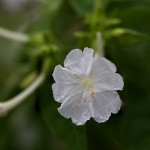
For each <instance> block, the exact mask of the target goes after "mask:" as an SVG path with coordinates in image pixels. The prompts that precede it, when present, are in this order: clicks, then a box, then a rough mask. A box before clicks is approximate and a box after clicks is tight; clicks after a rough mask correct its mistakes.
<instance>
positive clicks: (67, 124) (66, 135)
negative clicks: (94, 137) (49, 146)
mask: <svg viewBox="0 0 150 150" xmlns="http://www.w3.org/2000/svg"><path fill="white" fill-rule="evenodd" d="M50 89H51V85H50V83H49V82H48V81H47V82H46V83H45V85H44V86H43V88H42V92H41V102H40V106H41V113H42V117H43V120H44V122H45V124H46V126H47V128H48V129H49V131H50V134H51V135H52V137H54V139H55V143H59V144H55V146H56V149H57V150H62V149H63V150H87V143H86V133H85V126H76V125H74V124H73V123H72V121H71V120H70V119H69V120H68V119H66V118H64V117H62V116H61V115H60V114H59V113H58V111H57V108H58V107H59V105H60V104H58V103H57V102H55V101H54V99H53V98H52V94H51V93H52V91H51V90H50Z"/></svg>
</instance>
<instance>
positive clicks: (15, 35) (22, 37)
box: [0, 27, 29, 42]
mask: <svg viewBox="0 0 150 150" xmlns="http://www.w3.org/2000/svg"><path fill="white" fill-rule="evenodd" d="M0 36H2V37H4V38H7V39H10V40H15V41H20V42H27V41H28V40H29V37H28V36H27V35H26V34H24V33H19V32H14V31H10V30H8V29H5V28H2V27H0Z"/></svg>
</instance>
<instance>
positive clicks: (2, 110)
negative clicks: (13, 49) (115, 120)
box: [0, 74, 45, 116]
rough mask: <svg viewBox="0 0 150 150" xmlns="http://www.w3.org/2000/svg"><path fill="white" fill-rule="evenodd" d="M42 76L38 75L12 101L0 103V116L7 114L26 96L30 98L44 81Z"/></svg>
mask: <svg viewBox="0 0 150 150" xmlns="http://www.w3.org/2000/svg"><path fill="white" fill-rule="evenodd" d="M44 79H45V76H44V74H40V75H39V76H38V77H37V79H36V80H35V81H34V82H33V83H32V84H31V85H30V86H29V87H27V88H26V89H25V90H24V91H22V92H21V93H20V94H18V95H17V96H15V97H13V98H12V99H10V100H8V101H6V102H1V103H0V116H3V115H5V114H7V113H8V112H9V111H10V110H12V109H13V108H15V107H16V106H18V105H19V104H20V103H21V102H23V101H24V100H25V99H26V98H27V97H28V96H30V95H31V94H32V93H33V92H34V91H35V90H36V89H37V88H38V87H39V86H40V85H41V84H42V83H43V81H44Z"/></svg>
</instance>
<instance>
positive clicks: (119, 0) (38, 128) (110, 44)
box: [0, 0, 150, 150]
mask: <svg viewBox="0 0 150 150" xmlns="http://www.w3.org/2000/svg"><path fill="white" fill-rule="evenodd" d="M3 11H4V10H1V14H0V15H1V16H2V17H4V14H2V12H3ZM26 11H28V10H26ZM25 13H26V12H25ZM36 13H37V14H38V17H37V19H35V20H34V21H31V23H30V22H29V25H27V27H26V31H27V33H28V35H29V36H30V41H29V42H28V43H27V44H24V45H20V44H16V43H12V42H11V41H7V40H4V39H2V38H1V39H0V44H1V50H0V70H1V74H0V83H1V87H0V92H1V95H0V98H1V100H3V99H9V98H10V97H13V96H14V95H16V94H17V93H19V92H20V91H22V90H23V88H25V87H26V86H27V85H28V84H29V83H30V82H31V81H32V80H33V79H35V78H36V76H37V75H38V74H39V73H40V71H41V68H42V65H43V62H44V60H45V59H47V58H48V59H50V61H51V65H50V66H49V70H48V75H47V79H46V80H45V82H44V83H43V85H42V86H41V87H40V88H39V89H38V90H37V91H36V92H35V93H34V94H33V95H32V96H30V97H29V98H28V100H26V101H25V102H23V103H22V104H21V105H20V106H19V107H17V108H16V109H14V110H13V111H12V112H11V113H9V114H8V115H7V116H6V117H2V118H0V149H1V150H7V149H12V150H13V149H14V150H42V149H44V150H86V149H89V150H149V149H150V40H149V39H150V38H149V36H150V28H149V27H150V1H149V0H136V1H135V0H95V1H94V0H82V1H81V0H47V1H45V2H44V3H42V4H39V5H38V11H37V12H36ZM5 15H6V16H5V20H4V19H3V20H2V19H1V22H2V23H1V22H0V25H1V26H4V25H5V27H7V26H8V27H9V26H10V25H9V24H10V23H8V22H9V21H8V20H11V24H13V21H12V19H10V18H11V17H13V15H14V14H12V16H11V15H10V14H5ZM7 16H8V20H6V18H7ZM10 16H11V17H10ZM17 16H19V14H17ZM20 16H21V14H20ZM19 19H20V20H18V17H16V18H14V20H18V22H19V23H20V24H22V23H23V21H22V18H19ZM31 20H32V19H31ZM19 23H18V24H19ZM18 24H16V26H17V27H18V26H19V25H18ZM13 28H15V27H14V26H10V29H13ZM98 31H100V32H101V33H102V36H103V43H104V49H105V55H106V57H107V58H109V59H110V60H111V61H112V62H114V63H115V64H116V66H117V68H118V72H119V73H120V74H121V75H122V76H123V78H124V82H125V87H124V90H123V91H122V92H120V97H121V99H122V101H123V107H122V109H121V110H120V112H119V113H118V114H116V115H112V116H111V117H110V119H109V120H108V121H107V122H106V123H102V124H98V123H96V122H94V121H93V120H92V119H91V120H90V121H88V122H87V123H86V125H85V126H80V127H77V126H75V125H74V124H72V122H71V120H67V119H65V118H63V117H62V116H61V115H59V113H58V111H57V108H58V107H59V104H58V103H57V102H55V101H54V99H53V96H52V90H51V85H52V84H53V82H54V81H53V79H52V72H53V69H54V66H55V65H57V64H62V65H63V61H64V58H65V56H66V54H67V53H68V52H69V51H70V50H71V49H74V48H80V49H83V48H84V47H92V48H94V49H95V51H96V53H98V51H97V49H96V44H95V43H96V33H97V32H98ZM8 49H9V50H8ZM4 50H5V51H4Z"/></svg>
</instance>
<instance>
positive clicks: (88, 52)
mask: <svg viewBox="0 0 150 150" xmlns="http://www.w3.org/2000/svg"><path fill="white" fill-rule="evenodd" d="M93 53H94V50H93V49H90V48H85V49H84V51H83V53H82V51H81V50H79V49H74V50H72V51H70V53H69V54H68V55H67V57H66V59H65V62H64V66H65V67H66V68H68V69H70V70H72V71H74V72H76V73H79V74H82V75H87V73H88V72H89V70H90V68H91V65H92V62H93Z"/></svg>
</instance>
